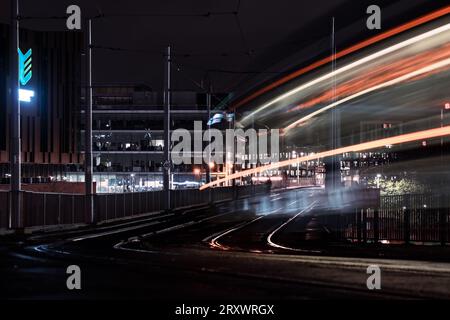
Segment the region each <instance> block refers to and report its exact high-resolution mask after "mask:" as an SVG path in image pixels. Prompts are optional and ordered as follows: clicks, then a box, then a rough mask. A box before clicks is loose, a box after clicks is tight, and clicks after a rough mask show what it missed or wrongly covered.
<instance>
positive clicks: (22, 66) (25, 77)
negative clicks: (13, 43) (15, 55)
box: [17, 48, 33, 86]
mask: <svg viewBox="0 0 450 320" xmlns="http://www.w3.org/2000/svg"><path fill="white" fill-rule="evenodd" d="M17 51H18V52H19V80H20V84H21V85H23V86H25V85H26V84H27V83H28V81H30V79H31V77H32V75H33V72H32V71H31V66H32V64H31V59H32V58H31V53H32V51H31V49H29V50H28V51H27V52H26V53H25V54H23V53H22V51H21V50H20V48H17Z"/></svg>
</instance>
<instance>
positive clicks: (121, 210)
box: [0, 185, 269, 229]
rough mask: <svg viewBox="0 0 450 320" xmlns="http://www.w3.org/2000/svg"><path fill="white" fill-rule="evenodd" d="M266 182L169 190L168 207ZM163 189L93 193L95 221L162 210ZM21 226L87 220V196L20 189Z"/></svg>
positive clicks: (235, 194)
mask: <svg viewBox="0 0 450 320" xmlns="http://www.w3.org/2000/svg"><path fill="white" fill-rule="evenodd" d="M268 191H269V186H268V185H249V186H239V187H236V189H234V188H232V187H220V188H212V189H209V190H205V191H200V190H198V189H185V190H171V191H170V202H171V208H172V209H177V208H182V207H188V206H195V205H202V204H205V205H206V204H209V203H214V202H219V201H225V200H232V199H237V198H243V197H246V196H251V195H253V194H258V193H262V192H268ZM163 199H164V192H163V191H152V192H133V193H112V194H96V195H94V213H95V216H96V221H97V222H101V221H109V220H114V219H120V218H125V217H132V216H135V215H140V214H145V213H150V212H157V211H161V210H163V209H164V207H163V206H164V204H163V203H164V201H163ZM21 201H22V214H23V225H24V227H35V226H53V225H71V224H83V223H89V221H90V217H88V216H87V215H86V210H85V205H86V196H85V195H82V194H58V193H37V192H22V194H21ZM9 203H10V193H9V192H0V228H3V229H4V228H8V212H9Z"/></svg>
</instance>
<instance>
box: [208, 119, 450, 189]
mask: <svg viewBox="0 0 450 320" xmlns="http://www.w3.org/2000/svg"><path fill="white" fill-rule="evenodd" d="M448 135H450V126H445V127H441V128H435V129H429V130H422V131H417V132H412V133H407V134H402V135H398V136H394V137H389V138H384V139H379V140H374V141H369V142H364V143H360V144H355V145H351V146H347V147H342V148H337V149H333V150H328V151H323V152H319V153H316V154H312V155H308V156H304V157H299V158H294V159H289V160H285V161H280V162H276V163H271V164H269V165H265V166H262V167H258V168H253V169H248V170H244V171H240V172H237V173H233V174H231V175H228V176H227V177H225V178H221V179H217V180H214V181H212V182H210V183H207V184H204V185H203V186H201V187H200V190H205V189H207V188H210V187H213V186H217V185H220V184H221V183H225V182H227V181H230V180H233V179H238V178H241V177H245V176H249V175H252V174H257V173H262V172H264V171H267V170H273V169H278V168H282V167H287V166H289V165H293V164H297V163H299V162H305V161H311V160H317V159H322V158H327V157H331V156H334V155H338V154H343V153H347V152H360V151H366V150H371V149H376V148H381V147H385V146H387V145H391V146H393V145H398V144H401V143H407V142H414V141H418V140H425V139H431V138H437V137H443V136H448Z"/></svg>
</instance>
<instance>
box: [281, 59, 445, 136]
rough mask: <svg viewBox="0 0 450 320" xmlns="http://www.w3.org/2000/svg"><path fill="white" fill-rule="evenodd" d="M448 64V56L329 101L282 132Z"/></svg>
mask: <svg viewBox="0 0 450 320" xmlns="http://www.w3.org/2000/svg"><path fill="white" fill-rule="evenodd" d="M448 65H450V58H449V59H445V60H442V61H439V62H436V63H433V64H431V65H429V66H426V67H424V68H421V69H419V70H416V71H413V72H410V73H408V74H405V75H403V76H401V77H398V78H395V79H392V80H389V81H386V82H384V83H381V84H379V85H376V86H373V87H370V88H367V89H365V90H361V91H359V92H357V93H355V94H352V95H350V96H348V97H345V98H343V99H341V100H338V101H336V102H333V103H331V104H329V105H327V106H325V107H323V108H320V109H319V110H316V111H314V112H311V113H309V114H308V115H306V116H304V117H302V118H300V119H298V120H296V121H294V122H293V123H291V124H290V125H288V126H287V127H286V128H284V132H287V131H289V130H290V129H292V128H294V127H295V126H297V125H298V124H300V123H302V122H305V121H306V120H309V119H311V118H313V117H315V116H317V115H318V114H321V113H323V112H325V111H327V110H329V109H331V108H334V107H336V106H338V105H341V104H343V103H344V102H348V101H350V100H353V99H355V98H358V97H360V96H362V95H365V94H367V93H370V92H373V91H376V90H379V89H382V88H386V87H389V86H392V85H394V84H398V83H400V82H403V81H405V80H408V79H411V78H414V77H417V76H420V75H422V74H424V73H428V72H431V71H434V70H437V69H440V68H443V67H446V66H448Z"/></svg>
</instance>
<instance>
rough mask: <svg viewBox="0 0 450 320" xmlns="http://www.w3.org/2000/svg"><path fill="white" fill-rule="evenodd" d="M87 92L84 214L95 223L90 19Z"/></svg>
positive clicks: (90, 22)
mask: <svg viewBox="0 0 450 320" xmlns="http://www.w3.org/2000/svg"><path fill="white" fill-rule="evenodd" d="M87 36H88V39H87V40H88V41H87V43H88V61H87V68H88V70H87V71H88V72H87V73H88V88H87V89H88V92H87V98H88V99H87V100H88V101H87V104H86V110H85V122H86V123H85V126H86V128H85V152H84V181H85V193H86V215H87V218H88V219H89V222H90V223H95V220H96V219H95V215H94V192H93V183H92V169H93V168H92V167H93V163H92V105H93V101H92V96H93V94H92V90H93V89H92V19H89V20H88V33H87Z"/></svg>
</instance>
